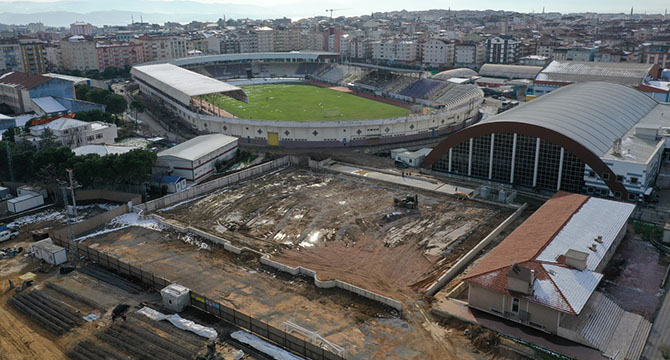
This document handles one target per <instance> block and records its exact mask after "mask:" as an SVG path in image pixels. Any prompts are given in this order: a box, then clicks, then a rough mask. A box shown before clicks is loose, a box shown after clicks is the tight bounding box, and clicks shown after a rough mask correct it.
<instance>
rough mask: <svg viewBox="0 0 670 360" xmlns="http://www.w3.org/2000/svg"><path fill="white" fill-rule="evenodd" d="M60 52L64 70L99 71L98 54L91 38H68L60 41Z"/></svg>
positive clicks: (80, 36) (78, 36)
mask: <svg viewBox="0 0 670 360" xmlns="http://www.w3.org/2000/svg"><path fill="white" fill-rule="evenodd" d="M60 51H61V59H62V62H63V69H65V70H80V71H88V70H100V67H99V64H98V53H97V51H96V48H95V42H94V41H93V39H92V38H86V37H84V36H82V35H75V36H70V37H69V38H66V39H63V40H61V42H60Z"/></svg>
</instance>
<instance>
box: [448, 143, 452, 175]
mask: <svg viewBox="0 0 670 360" xmlns="http://www.w3.org/2000/svg"><path fill="white" fill-rule="evenodd" d="M451 150H452V148H449V172H451Z"/></svg>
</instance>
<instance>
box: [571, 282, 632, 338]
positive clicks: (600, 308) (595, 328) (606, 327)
mask: <svg viewBox="0 0 670 360" xmlns="http://www.w3.org/2000/svg"><path fill="white" fill-rule="evenodd" d="M594 296H599V297H600V299H599V302H598V305H597V307H596V309H595V310H594V311H593V313H591V315H590V318H589V320H588V323H587V324H586V325H585V326H584V328H582V331H581V332H580V335H581V336H582V337H583V338H584V339H585V340H586V342H587V343H589V344H591V346H593V347H594V348H596V349H601V350H603V349H605V347H606V346H607V344H608V343H609V341H610V339H611V337H612V334H614V332H615V331H616V329H617V326H618V325H619V321H620V320H621V318H622V317H623V315H624V311H623V309H621V308H620V307H619V306H618V305H617V304H615V303H614V301H612V300H610V299H608V298H607V297H606V296H604V295H602V294H600V293H598V292H596V293H595V294H594Z"/></svg>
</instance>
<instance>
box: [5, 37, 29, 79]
mask: <svg viewBox="0 0 670 360" xmlns="http://www.w3.org/2000/svg"><path fill="white" fill-rule="evenodd" d="M0 70H10V71H24V67H23V56H22V54H21V45H19V43H18V42H16V41H14V40H4V41H2V42H0Z"/></svg>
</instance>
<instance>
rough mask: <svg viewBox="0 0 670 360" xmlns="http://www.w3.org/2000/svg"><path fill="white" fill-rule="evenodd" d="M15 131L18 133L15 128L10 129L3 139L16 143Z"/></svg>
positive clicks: (3, 135)
mask: <svg viewBox="0 0 670 360" xmlns="http://www.w3.org/2000/svg"><path fill="white" fill-rule="evenodd" d="M15 131H16V128H15V127H13V126H10V127H8V128H7V130H6V131H5V132H4V133H3V134H2V138H3V139H4V140H7V141H9V142H14V135H16V133H15Z"/></svg>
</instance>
